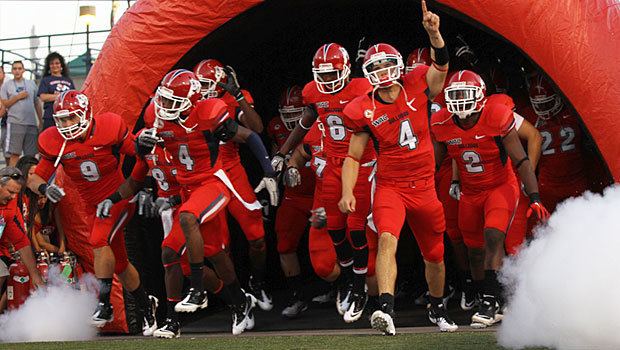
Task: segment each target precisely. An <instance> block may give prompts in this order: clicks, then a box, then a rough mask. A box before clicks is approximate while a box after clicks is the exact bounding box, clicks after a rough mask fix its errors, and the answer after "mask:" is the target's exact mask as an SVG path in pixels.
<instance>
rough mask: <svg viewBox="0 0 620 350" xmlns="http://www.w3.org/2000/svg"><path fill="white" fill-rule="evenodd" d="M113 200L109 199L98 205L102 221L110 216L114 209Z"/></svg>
mask: <svg viewBox="0 0 620 350" xmlns="http://www.w3.org/2000/svg"><path fill="white" fill-rule="evenodd" d="M113 205H114V203H112V200H111V199H109V198H106V199H104V200H103V201H102V202H101V203H99V204H97V217H98V218H100V219H103V218H107V217H109V216H110V209H112V206H113Z"/></svg>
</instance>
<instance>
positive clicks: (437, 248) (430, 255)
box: [422, 242, 443, 264]
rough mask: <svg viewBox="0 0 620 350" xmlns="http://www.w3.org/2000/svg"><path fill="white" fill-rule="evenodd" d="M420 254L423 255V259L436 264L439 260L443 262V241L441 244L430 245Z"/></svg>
mask: <svg viewBox="0 0 620 350" xmlns="http://www.w3.org/2000/svg"><path fill="white" fill-rule="evenodd" d="M422 255H423V257H424V260H426V261H428V262H430V263H434V264H438V263H440V262H443V242H442V244H435V245H434V246H432V247H430V249H428V250H427V251H425V252H423V253H422Z"/></svg>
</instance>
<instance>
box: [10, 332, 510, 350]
mask: <svg viewBox="0 0 620 350" xmlns="http://www.w3.org/2000/svg"><path fill="white" fill-rule="evenodd" d="M0 349H15V350H30V349H32V350H35V349H36V350H41V349H45V350H53V349H61V350H73V349H80V350H81V349H101V350H116V349H144V350H159V349H183V350H191V349H200V350H204V349H209V350H211V349H242V350H254V349H338V350H344V349H355V350H362V349H373V350H374V349H380V350H384V349H424V350H430V349H450V350H458V349H476V350H484V349H501V348H500V347H499V346H498V345H497V342H496V340H495V333H493V332H457V333H450V334H446V333H444V334H441V333H424V334H398V335H396V336H394V337H384V336H379V335H335V336H332V335H330V336H262V337H236V338H233V337H213V338H188V337H187V335H185V336H184V337H183V338H181V339H174V340H161V339H153V338H151V339H127V340H105V339H104V340H98V341H90V342H54V343H21V344H0Z"/></svg>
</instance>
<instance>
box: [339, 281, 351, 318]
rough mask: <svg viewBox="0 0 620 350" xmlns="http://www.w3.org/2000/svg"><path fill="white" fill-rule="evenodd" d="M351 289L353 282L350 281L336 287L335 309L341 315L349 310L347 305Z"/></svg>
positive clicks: (349, 304)
mask: <svg viewBox="0 0 620 350" xmlns="http://www.w3.org/2000/svg"><path fill="white" fill-rule="evenodd" d="M352 289H353V284H351V283H343V285H342V286H340V287H338V292H337V293H336V310H338V313H339V314H340V315H341V316H344V313H345V312H347V310H349V306H351V300H350V299H351V293H352Z"/></svg>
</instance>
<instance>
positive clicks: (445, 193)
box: [435, 162, 463, 243]
mask: <svg viewBox="0 0 620 350" xmlns="http://www.w3.org/2000/svg"><path fill="white" fill-rule="evenodd" d="M451 184H452V162H444V163H442V166H441V168H439V170H438V171H437V172H436V173H435V186H436V188H437V198H438V199H439V201H440V202H441V204H442V205H443V211H444V215H445V217H446V231H447V232H448V236H449V237H450V240H451V241H452V242H455V243H457V242H463V235H462V234H461V231H460V230H459V202H458V201H457V200H456V199H454V198H452V197H450V185H451Z"/></svg>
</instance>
